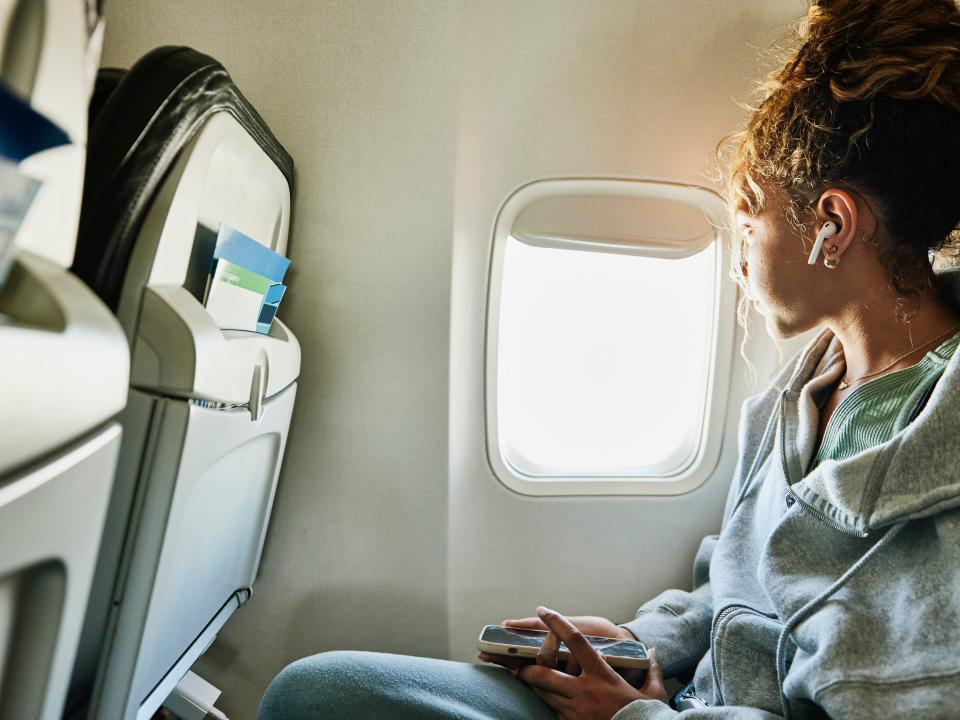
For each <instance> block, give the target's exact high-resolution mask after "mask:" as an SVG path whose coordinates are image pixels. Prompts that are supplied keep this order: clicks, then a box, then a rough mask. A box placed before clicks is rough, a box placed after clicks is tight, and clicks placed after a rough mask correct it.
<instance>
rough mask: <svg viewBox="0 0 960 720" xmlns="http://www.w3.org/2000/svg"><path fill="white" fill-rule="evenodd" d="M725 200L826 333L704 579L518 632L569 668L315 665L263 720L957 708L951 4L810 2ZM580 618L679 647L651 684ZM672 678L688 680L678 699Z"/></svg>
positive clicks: (750, 423) (782, 327)
mask: <svg viewBox="0 0 960 720" xmlns="http://www.w3.org/2000/svg"><path fill="white" fill-rule="evenodd" d="M728 195H729V199H730V202H731V206H732V209H733V210H734V214H735V216H736V222H737V225H738V229H739V232H740V236H741V242H740V243H739V246H740V247H739V250H740V252H739V253H738V259H737V262H736V266H735V274H736V275H737V277H738V280H739V281H740V283H741V286H742V289H743V290H744V292H743V296H744V298H745V299H747V300H748V301H749V302H750V304H751V305H752V306H753V307H755V308H756V309H757V310H758V311H759V312H760V313H761V314H762V315H763V316H764V318H765V320H766V325H767V328H768V330H769V331H770V332H771V333H772V334H773V335H774V336H776V337H781V338H786V337H791V336H793V335H796V334H798V333H801V332H804V331H806V330H809V329H811V328H815V327H818V326H822V327H824V328H825V330H823V332H822V333H821V334H820V335H819V336H818V337H817V338H816V339H815V340H814V341H813V342H812V343H811V344H810V346H809V347H808V348H807V349H806V350H805V351H804V352H803V353H801V354H800V355H799V357H798V358H797V359H796V360H795V361H793V362H790V363H789V364H788V365H787V366H786V368H784V370H783V371H782V372H781V373H780V375H779V376H778V377H777V378H776V379H775V381H774V383H773V384H772V386H771V387H770V388H769V389H768V390H767V391H766V392H764V393H763V394H761V395H760V396H758V397H755V398H752V399H751V400H749V401H748V402H747V403H746V404H745V406H744V410H743V414H742V418H741V427H740V461H739V464H738V467H737V471H736V474H735V477H734V480H733V483H732V485H731V491H730V496H729V500H728V502H727V507H726V512H725V516H724V525H723V531H722V533H721V535H720V536H719V537H710V538H707V539H706V540H704V542H703V544H702V545H701V548H700V551H699V553H698V555H697V558H696V562H695V567H694V585H695V590H694V591H693V592H689V593H688V592H681V591H678V590H670V591H667V592H665V593H663V594H661V595H660V596H659V597H657V598H654V599H653V600H651V601H650V602H648V603H646V604H645V605H644V606H643V607H641V608H640V610H639V612H638V614H637V616H636V618H635V619H634V620H633V621H631V622H629V623H626V624H625V625H623V626H617V625H614V624H613V623H611V622H610V621H607V620H604V619H602V618H573V619H572V622H571V621H570V620H567V619H565V618H563V617H561V616H559V615H557V614H556V613H553V612H551V611H547V610H545V609H541V612H540V615H539V617H538V618H528V619H526V620H521V621H516V622H515V623H513V624H517V625H521V626H530V627H541V628H544V627H546V628H549V629H551V630H552V631H554V632H555V633H556V634H557V635H559V636H560V637H561V638H562V639H563V640H564V641H566V642H567V644H568V645H569V646H570V647H571V648H572V650H573V652H574V655H575V658H576V660H577V662H573V663H571V664H570V666H568V667H567V668H565V670H564V671H560V670H558V669H554V668H551V667H548V666H546V665H543V664H540V665H531V666H527V667H524V668H521V669H520V670H519V672H516V673H514V674H513V676H512V675H511V674H508V673H506V672H505V671H503V670H502V669H500V668H492V667H481V666H475V665H467V664H462V663H451V662H445V661H439V660H426V659H420V658H405V657H396V656H388V655H379V654H371V653H326V654H322V655H318V656H315V657H313V658H307V659H305V660H301V661H300V662H298V663H294V664H293V665H291V666H290V667H288V668H287V669H286V670H284V672H283V673H281V674H280V676H278V678H277V679H276V680H274V682H273V684H272V685H271V687H270V688H269V690H268V691H267V694H266V696H265V698H264V700H263V704H262V706H261V714H260V717H261V718H262V719H263V720H271V719H273V718H307V717H331V718H333V717H343V718H346V717H357V718H391V719H393V720H396V719H398V718H408V717H409V718H414V717H416V718H454V717H456V718H497V719H499V720H503V719H512V718H517V719H518V720H520V719H521V718H523V719H526V720H531V719H532V720H536V719H539V718H550V717H555V713H556V714H557V715H559V716H560V717H561V718H564V719H565V720H585V719H587V718H590V719H594V718H597V719H603V720H608V719H609V718H611V717H615V718H616V720H640V719H641V718H643V719H653V718H655V719H656V720H665V719H666V718H673V717H682V718H689V719H691V720H693V719H694V718H737V719H742V720H753V719H756V720H760V719H761V718H778V717H788V718H816V717H826V716H829V717H834V718H877V717H902V716H907V715H908V714H909V715H915V716H921V717H925V718H927V717H929V718H939V717H957V716H960V563H958V558H960V510H958V509H957V507H958V506H960V469H958V468H960V450H958V449H957V442H956V431H957V423H958V420H960V365H958V361H957V360H956V358H954V357H953V356H954V351H955V350H956V347H957V345H958V343H960V334H958V331H960V314H958V311H957V309H956V306H955V302H954V300H953V297H954V294H953V291H952V290H951V289H950V288H949V287H948V285H949V283H948V282H947V277H948V276H946V275H944V276H941V277H936V276H934V274H933V272H932V270H931V264H930V263H931V258H932V257H933V255H934V254H936V253H939V256H940V257H944V256H945V255H947V254H948V253H947V252H946V251H947V250H948V249H950V248H952V247H953V244H954V243H955V242H956V240H957V237H956V235H955V229H956V227H957V223H958V220H960V13H958V11H957V7H956V6H955V4H954V2H953V1H952V0H895V1H893V0H891V1H887V0H820V2H819V3H818V4H815V5H813V6H811V8H810V9H809V12H808V15H807V17H806V19H805V20H804V21H803V22H802V23H801V24H800V26H799V28H798V32H797V37H796V42H795V43H794V46H793V49H792V51H791V54H790V56H789V58H788V60H787V62H786V63H785V65H784V66H783V67H782V68H781V69H780V70H779V71H777V72H776V73H775V74H774V75H772V76H771V77H770V78H769V79H768V81H767V83H766V84H765V85H764V86H763V95H762V101H761V103H760V104H759V106H758V108H757V109H756V111H755V112H754V113H753V115H752V117H751V118H750V120H749V122H748V125H747V128H746V130H745V131H744V132H743V133H741V134H740V135H739V136H738V137H737V143H736V151H735V154H734V156H733V158H732V163H731V166H730V172H729V182H728ZM817 238H819V239H820V240H821V241H822V245H821V247H819V248H817V247H815V244H816V243H815V241H816V239H817ZM810 263H814V264H810ZM581 632H584V633H592V634H599V635H610V634H620V635H622V636H624V637H636V638H638V639H640V640H642V641H644V642H645V643H646V644H647V645H648V646H656V655H657V657H658V661H659V663H658V665H656V666H655V667H654V668H653V669H652V670H651V672H649V673H648V678H647V680H646V683H645V684H644V685H643V686H642V687H641V688H639V689H638V688H635V687H633V686H632V685H630V684H629V683H627V682H626V680H624V679H623V678H621V677H620V676H619V675H618V674H617V673H615V672H613V670H612V669H611V668H609V666H607V665H606V664H605V663H604V662H603V660H602V659H601V658H600V657H599V656H598V655H596V654H595V653H594V652H593V651H592V650H591V649H590V648H589V646H586V645H585V643H584V641H583V639H582V637H581V636H580V633H581ZM482 659H484V660H493V659H494V658H492V657H490V656H482ZM662 676H666V677H677V678H682V679H684V680H685V681H687V680H690V679H691V678H692V683H691V684H690V685H688V686H687V687H686V688H685V690H684V691H682V692H681V693H678V697H676V698H674V700H673V701H672V702H668V698H667V696H666V693H665V692H664V690H663V684H662V681H661V678H662Z"/></svg>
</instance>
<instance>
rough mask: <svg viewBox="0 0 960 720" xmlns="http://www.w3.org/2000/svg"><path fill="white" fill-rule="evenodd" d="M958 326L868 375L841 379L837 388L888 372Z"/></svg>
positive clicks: (958, 326) (959, 326)
mask: <svg viewBox="0 0 960 720" xmlns="http://www.w3.org/2000/svg"><path fill="white" fill-rule="evenodd" d="M957 328H960V323H957V324H956V325H954V326H953V327H952V328H950V329H949V330H947V331H946V332H945V333H941V334H940V335H937V336H936V337H935V338H933V339H932V340H927V341H926V342H925V343H924V344H923V345H917V346H916V347H915V348H913V349H911V350H910V351H909V352H907V353H904V354H903V355H901V356H900V357H898V358H897V359H896V360H894V361H893V362H892V363H890V364H889V365H884V366H883V367H882V368H880V369H879V370H876V371H874V372H872V373H868V374H866V375H861V376H860V377H858V378H854V379H853V380H841V381H840V385H839V386H838V388H837V389H838V390H840V392H843V391H844V390H846V389H847V388H848V387H850V386H851V385H853V384H854V383H858V382H860V381H861V380H866V379H867V378H872V377H873V376H875V375H879V374H880V373H882V372H886V371H887V370H889V369H890V368H892V367H893V366H894V365H896V364H897V363H898V362H900V361H901V360H903V359H904V358H905V357H908V356H910V355H912V354H913V353H915V352H916V351H917V350H919V349H920V348H924V347H926V346H927V345H931V344H933V343H935V342H936V341H937V340H939V339H940V338H942V337H946V336H947V335H949V334H950V333H952V332H953V331H954V330H956V329H957Z"/></svg>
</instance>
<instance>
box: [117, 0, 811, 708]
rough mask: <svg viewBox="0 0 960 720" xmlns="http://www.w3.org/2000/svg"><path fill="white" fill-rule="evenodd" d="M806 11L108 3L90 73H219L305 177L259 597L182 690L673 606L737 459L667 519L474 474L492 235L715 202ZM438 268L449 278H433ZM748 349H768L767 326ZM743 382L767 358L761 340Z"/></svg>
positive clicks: (503, 3) (448, 651)
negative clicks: (671, 191) (613, 195)
mask: <svg viewBox="0 0 960 720" xmlns="http://www.w3.org/2000/svg"><path fill="white" fill-rule="evenodd" d="M804 7H805V4H804V2H803V0H775V1H773V2H771V0H762V1H761V0H750V1H749V2H747V1H744V2H737V3H734V2H729V3H716V2H713V1H712V0H684V2H682V3H677V2H676V0H647V1H645V2H642V3H638V2H636V0H602V1H600V2H593V3H585V2H582V1H581V0H524V1H523V2H516V1H515V0H514V1H508V0H449V1H446V2H445V1H443V0H436V1H432V2H431V1H428V0H408V1H404V2H400V1H394V2H383V1H382V0H328V1H325V2H313V1H311V0H274V2H270V3H259V2H236V0H207V2H205V3H200V4H198V3H193V2H188V1H187V0H166V1H165V2H156V0H114V1H113V2H109V3H107V29H106V39H105V46H104V56H103V64H104V65H105V66H111V65H112V66H121V67H128V66H129V65H130V64H131V63H133V62H134V61H135V60H136V59H137V58H138V57H140V56H141V55H142V54H143V53H145V52H146V51H148V50H149V49H151V48H153V47H156V46H158V45H162V44H185V45H190V46H192V47H194V48H196V49H198V50H200V51H202V52H206V53H209V54H211V55H212V56H214V57H216V58H217V59H218V60H220V61H221V62H222V63H223V64H224V65H225V67H226V68H227V69H228V71H229V72H230V73H231V75H232V76H233V78H234V80H235V81H236V83H237V85H238V86H239V87H240V88H241V89H242V90H243V92H244V93H245V94H246V95H247V97H248V98H249V99H250V100H251V102H252V103H253V105H254V106H255V107H256V108H257V110H258V111H259V112H260V113H261V115H263V117H264V118H265V120H266V121H267V123H268V124H269V125H270V126H271V128H272V129H273V131H274V133H275V134H276V135H277V137H278V138H279V140H280V141H281V142H282V143H283V144H284V145H285V147H286V148H287V149H288V150H289V151H290V153H291V154H292V155H293V157H294V160H295V163H296V187H295V192H294V199H293V223H292V234H291V240H290V245H289V254H290V256H291V257H292V258H293V264H292V266H291V271H290V273H291V274H290V276H289V279H290V283H289V284H290V292H289V296H288V297H287V298H285V300H284V307H283V309H282V310H281V315H282V318H283V320H284V322H286V323H287V324H288V325H289V326H290V327H291V328H292V329H293V331H294V332H296V333H297V336H298V338H299V340H300V343H301V345H302V349H303V371H302V375H301V379H300V386H299V390H298V398H297V405H296V409H295V411H294V417H293V424H292V426H291V434H290V438H289V441H288V445H287V452H286V457H285V461H284V467H283V471H282V473H281V476H280V483H279V488H278V494H277V499H276V504H275V506H274V511H273V518H272V521H271V525H270V530H269V533H268V536H267V542H266V547H265V550H264V556H263V562H262V566H261V571H260V577H259V579H258V582H257V585H256V587H255V588H254V594H253V597H252V599H251V601H250V602H249V603H248V604H247V605H246V606H245V607H243V608H241V610H240V611H239V612H238V614H237V615H236V616H235V617H234V619H233V620H232V621H231V622H230V623H229V624H228V625H227V627H226V628H225V629H224V631H223V632H222V633H221V636H220V638H219V639H218V640H217V642H216V643H215V644H214V645H213V647H212V648H211V649H210V651H209V652H208V653H207V655H206V656H205V657H204V658H203V659H202V660H201V662H200V664H199V667H198V668H197V670H198V672H200V673H201V674H202V675H204V676H205V677H206V678H207V679H208V680H210V681H211V682H213V683H214V684H215V685H217V686H218V687H220V688H221V689H223V691H224V695H223V698H222V700H221V701H220V702H219V703H218V704H219V705H220V706H221V707H222V708H223V710H224V711H225V712H226V714H227V715H228V716H229V717H231V718H232V719H233V720H247V719H252V718H253V717H254V716H255V712H256V706H257V702H258V700H259V697H260V695H261V694H262V692H263V690H264V689H265V687H266V684H267V683H268V682H269V681H270V679H271V678H272V677H273V675H274V674H275V673H276V672H278V671H279V670H280V669H281V668H282V667H283V666H284V665H285V664H286V663H287V662H289V661H291V660H293V659H296V658H298V657H301V656H304V655H308V654H311V653H314V652H318V651H321V650H327V649H339V648H350V649H368V650H383V651H391V652H403V653H409V654H421V655H430V656H436V657H454V658H458V659H469V658H471V657H473V655H474V646H475V638H476V634H477V631H478V630H479V627H480V626H481V625H482V624H484V623H487V622H496V621H499V620H500V619H502V618H503V617H507V616H511V615H513V616H515V615H519V614H528V613H532V612H533V610H534V608H535V606H536V605H537V604H538V603H545V604H553V605H555V606H557V608H558V609H560V610H563V611H566V612H571V613H582V612H590V613H596V614H608V615H609V616H610V617H612V618H614V619H616V620H625V619H627V618H628V617H630V616H632V612H633V610H634V609H635V608H636V606H637V605H638V604H639V603H640V602H641V601H642V600H644V599H645V598H646V597H649V596H650V595H652V594H654V593H656V592H658V591H659V590H661V589H663V588H664V587H666V586H667V585H671V584H680V585H681V586H686V585H687V584H688V583H689V576H690V561H691V559H692V555H693V552H694V550H695V549H696V544H697V542H698V541H699V538H700V536H701V535H703V534H704V533H707V532H711V531H714V530H715V529H716V527H717V526H718V523H719V517H720V510H721V506H722V502H723V496H724V494H725V492H726V485H727V484H728V482H729V475H730V471H731V470H732V466H733V462H734V453H735V446H736V435H735V431H736V427H735V426H736V420H737V417H738V409H739V402H740V400H742V398H743V397H745V395H746V394H747V393H748V392H749V391H748V389H747V388H746V387H745V384H744V381H743V376H744V371H743V367H742V364H741V363H739V362H738V363H736V364H735V367H734V370H733V373H732V376H731V378H730V382H731V397H730V405H729V408H728V411H727V424H728V426H727V431H726V433H725V441H724V451H723V456H722V458H721V461H720V464H719V466H718V468H717V472H716V473H715V476H714V477H712V478H711V479H710V480H709V481H708V482H707V483H706V484H705V485H704V486H703V487H702V488H700V489H699V490H697V491H695V492H693V493H690V494H688V495H684V496H680V497H676V498H669V499H668V498H606V499H584V498H580V499H574V498H552V499H551V498H541V499H533V498H527V497H522V496H519V495H516V494H514V493H512V492H510V491H508V490H506V489H505V488H504V487H503V486H502V485H500V483H499V481H497V480H496V479H495V478H494V477H493V475H492V472H491V470H490V467H489V465H488V464H487V462H486V457H485V448H484V442H485V438H484V426H483V333H484V321H485V317H484V302H485V297H486V281H487V265H488V259H489V252H490V241H491V233H492V227H493V220H494V217H495V214H496V212H497V210H498V208H499V206H500V204H501V203H502V202H503V200H504V199H505V198H506V197H507V196H508V195H509V194H510V192H512V191H513V190H514V189H516V188H517V187H518V186H519V185H521V184H523V183H525V182H528V181H530V180H532V179H535V178H540V177H546V176H557V175H564V176H567V175H586V176H596V175H605V176H608V175H623V176H629V177H658V178H664V179H669V180H675V181H676V180H679V181H687V182H692V183H697V184H701V185H705V184H709V181H708V180H707V179H706V178H705V177H704V174H705V173H708V172H710V170H711V167H712V166H711V157H712V150H713V147H714V145H715V143H716V141H717V140H718V139H719V138H720V137H721V136H722V135H724V134H725V133H727V132H729V131H730V130H732V129H735V128H736V126H737V125H738V123H740V122H742V120H743V117H744V112H743V110H741V109H739V108H738V107H737V106H736V105H735V103H734V98H740V99H743V98H745V97H746V95H747V93H748V92H749V89H750V87H751V83H752V82H753V80H755V79H757V78H758V69H757V63H756V58H757V54H756V50H755V48H758V47H766V46H767V45H768V44H769V43H770V42H771V41H773V40H774V39H776V38H777V37H779V36H780V35H781V34H782V33H783V31H784V30H785V27H786V23H787V22H788V21H789V20H790V19H793V18H796V17H798V16H799V15H800V14H801V13H802V12H803V10H804ZM451 270H452V272H451ZM758 332H759V329H758ZM750 348H751V350H750V352H751V356H752V357H753V359H754V360H755V361H756V362H757V363H758V365H759V367H760V372H761V375H762V376H763V375H769V372H770V370H771V369H772V367H773V366H774V365H775V364H776V363H777V362H778V359H777V355H776V352H775V350H774V349H773V347H772V345H771V344H770V343H769V342H768V341H767V340H765V339H764V338H763V337H762V336H759V335H758V333H754V340H753V341H752V342H751V345H750Z"/></svg>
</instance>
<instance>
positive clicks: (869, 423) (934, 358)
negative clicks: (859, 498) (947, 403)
mask: <svg viewBox="0 0 960 720" xmlns="http://www.w3.org/2000/svg"><path fill="white" fill-rule="evenodd" d="M957 345H960V333H957V334H956V335H954V336H953V337H952V338H950V339H949V340H947V341H946V342H944V343H943V344H941V345H940V346H939V347H937V349H936V350H931V351H930V352H928V353H927V354H926V355H924V356H923V359H922V360H921V361H920V362H918V363H917V364H916V365H911V366H910V367H908V368H904V369H902V370H897V371H896V372H892V373H888V374H887V375H881V376H880V377H878V378H876V379H875V380H870V381H869V382H866V383H863V384H862V385H859V386H857V387H855V388H854V389H853V390H852V391H851V393H850V394H849V395H847V396H846V397H845V398H844V399H843V400H841V401H840V403H839V404H838V405H837V409H836V410H834V412H833V415H831V416H830V420H829V421H828V422H827V428H826V430H825V431H824V434H823V441H822V442H821V443H820V449H819V450H818V451H817V457H816V460H815V461H814V465H816V464H819V463H820V462H822V461H823V460H844V459H846V458H848V457H850V456H852V455H856V454H857V453H858V452H862V451H864V450H867V449H868V448H871V447H874V446H875V445H879V444H880V443H884V442H886V441H887V440H889V439H890V438H892V437H893V436H894V435H896V434H897V433H898V432H900V431H901V430H903V429H904V428H905V427H906V426H907V423H909V422H910V416H911V414H912V413H913V411H914V409H915V408H916V406H917V403H919V402H920V399H921V398H922V397H923V396H924V394H925V393H926V392H927V391H928V390H929V389H930V388H931V387H932V386H933V384H934V383H936V382H937V380H938V379H939V378H940V375H941V374H942V373H943V369H944V368H945V367H946V366H947V363H948V362H950V358H951V356H952V355H953V353H954V351H955V350H956V349H957Z"/></svg>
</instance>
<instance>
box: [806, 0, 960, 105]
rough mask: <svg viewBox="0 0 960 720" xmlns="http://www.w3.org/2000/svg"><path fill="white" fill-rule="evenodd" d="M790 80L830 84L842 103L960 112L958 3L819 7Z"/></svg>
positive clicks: (849, 2)
mask: <svg viewBox="0 0 960 720" xmlns="http://www.w3.org/2000/svg"><path fill="white" fill-rule="evenodd" d="M798 31H799V40H800V48H799V51H798V53H797V56H796V60H795V63H794V65H793V67H792V68H788V71H790V72H791V74H794V75H795V76H796V75H798V74H799V75H802V76H805V77H806V78H807V79H808V80H811V81H812V80H820V81H822V80H823V79H824V78H826V79H828V82H829V87H830V90H831V92H832V94H833V96H834V98H835V99H836V100H837V101H840V102H844V101H857V100H870V99H872V98H874V97H876V96H878V95H885V96H887V97H891V98H895V99H898V100H918V99H921V98H930V99H933V100H936V101H938V102H940V103H943V104H945V105H951V106H953V107H957V106H958V104H960V11H958V9H957V6H956V4H955V2H954V0H818V1H817V2H814V3H813V4H811V6H810V8H809V10H808V12H807V16H806V18H805V19H803V20H802V21H801V23H800V26H799V28H798Z"/></svg>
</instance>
